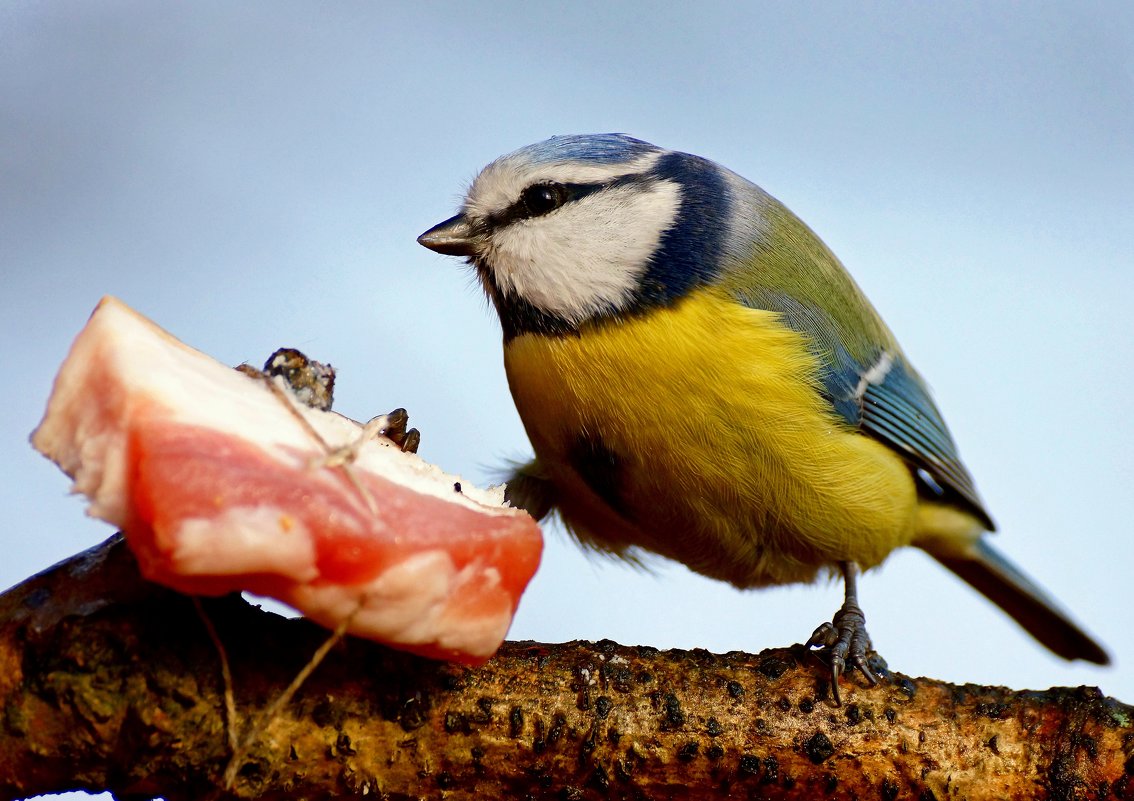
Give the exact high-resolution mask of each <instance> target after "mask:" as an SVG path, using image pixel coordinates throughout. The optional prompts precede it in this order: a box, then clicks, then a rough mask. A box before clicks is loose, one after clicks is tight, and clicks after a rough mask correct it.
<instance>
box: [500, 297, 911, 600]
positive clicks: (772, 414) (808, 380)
mask: <svg viewBox="0 0 1134 801" xmlns="http://www.w3.org/2000/svg"><path fill="white" fill-rule="evenodd" d="M504 360H505V367H506V370H507V374H508V381H509V386H510V388H511V391H512V395H513V397H514V399H515V402H516V406H517V408H518V410H519V413H520V417H521V419H522V420H523V422H524V425H525V427H526V429H527V432H528V436H529V438H530V439H531V441H532V445H533V447H534V449H535V452H536V457H537V459H538V460H539V461H540V463H541V464H542V465H543V467H544V469H545V470H547V472H548V475H549V476H550V477H551V480H552V481H553V483H554V484H555V487H556V494H557V498H558V505H559V511H560V514H561V516H562V517H563V519H564V521H565V522H566V524H567V526H568V528H569V529H570V530H571V531H572V532H573V533H574V534H575V535H576V536H577V537H579V539H580V540H581V541H583V542H584V543H585V544H589V545H592V546H594V547H597V548H599V549H601V550H606V551H611V552H614V553H627V552H628V549H631V548H633V547H635V546H636V547H638V548H642V549H645V550H647V551H652V552H655V553H658V554H661V555H663V556H666V557H669V558H672V559H675V560H677V561H679V562H682V563H684V564H686V565H687V566H689V567H690V568H691V569H693V570H695V571H697V572H699V573H702V574H704V575H707V576H710V577H713V578H717V579H721V580H724V581H729V582H731V583H733V584H735V585H737V586H740V587H752V586H761V585H767V584H780V583H788V582H797V581H809V580H812V579H814V578H815V577H816V574H817V573H818V572H820V571H823V570H825V569H829V568H832V567H834V565H835V564H836V563H837V562H839V561H845V560H850V561H855V562H857V563H859V564H860V565H861V566H863V567H872V566H874V565H877V564H879V563H880V562H881V561H882V560H883V559H884V558H885V557H886V555H887V554H888V553H889V552H890V551H891V550H893V549H894V548H895V547H898V546H900V545H907V544H909V543H910V541H911V539H912V538H913V536H914V529H915V524H916V519H917V505H918V501H917V494H916V491H915V487H914V482H913V479H912V476H911V473H910V469H909V467H908V466H907V465H906V464H905V463H904V462H903V460H902V459H901V458H900V457H899V456H898V455H897V454H896V453H894V452H893V451H892V450H890V449H889V448H887V447H886V446H884V445H882V444H881V443H879V442H876V441H875V440H873V439H871V438H869V437H866V436H863V435H862V434H859V433H857V432H856V431H855V430H854V429H853V428H852V427H850V426H849V425H848V424H847V423H846V422H845V421H844V420H842V419H841V418H839V417H838V416H837V415H836V414H835V413H834V411H833V410H832V408H831V407H830V404H829V403H828V402H827V401H826V400H825V399H824V398H823V396H822V394H821V393H822V384H821V382H820V380H819V367H818V360H817V358H816V356H815V355H814V354H813V352H812V351H811V350H810V349H809V347H808V341H807V339H806V337H805V336H804V335H803V334H800V333H799V332H796V331H793V330H790V329H788V328H787V327H785V326H784V325H783V324H782V323H781V322H780V321H779V318H778V315H777V314H776V313H774V312H769V311H764V310H760V309H751V308H747V307H744V306H742V305H740V304H737V303H735V302H734V301H733V300H732V299H731V298H729V297H728V296H727V295H726V294H725V293H724V292H722V291H720V290H717V289H704V290H699V291H696V292H693V293H691V294H690V295H688V296H686V297H685V298H683V299H682V300H680V301H678V302H677V303H675V304H673V305H671V306H668V307H665V308H661V309H656V310H653V311H650V312H648V313H645V314H642V315H637V316H626V317H623V318H621V319H618V320H616V321H608V322H605V323H603V322H598V323H587V324H584V325H583V326H582V327H581V328H580V330H579V332H578V334H577V335H560V336H545V335H538V334H522V335H520V336H517V337H515V338H513V339H511V340H510V341H509V342H508V343H507V344H506V347H505V359H504Z"/></svg>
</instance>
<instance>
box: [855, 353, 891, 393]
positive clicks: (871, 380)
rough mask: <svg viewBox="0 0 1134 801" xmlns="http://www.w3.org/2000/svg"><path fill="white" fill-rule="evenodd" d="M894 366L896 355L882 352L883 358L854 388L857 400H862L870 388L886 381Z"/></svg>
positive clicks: (864, 374) (880, 358) (863, 375)
mask: <svg viewBox="0 0 1134 801" xmlns="http://www.w3.org/2000/svg"><path fill="white" fill-rule="evenodd" d="M893 366H894V354H892V353H890V352H889V351H882V356H881V357H879V359H878V361H876V362H875V363H874V365H873V366H872V367H871V368H870V369H869V370H867V371H866V372H865V373H863V374H862V377H861V378H859V379H858V384H857V385H856V386H855V388H854V397H855V399H856V400H858V399H861V398H862V396H863V395H865V394H866V390H867V388H868V387H872V386H878V385H879V384H881V383H882V382H883V381H885V380H886V376H888V375H889V374H890V370H891V368H893Z"/></svg>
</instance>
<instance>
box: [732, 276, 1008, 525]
mask: <svg viewBox="0 0 1134 801" xmlns="http://www.w3.org/2000/svg"><path fill="white" fill-rule="evenodd" d="M739 299H740V300H741V302H743V303H745V304H746V305H748V306H751V307H752V308H761V309H767V310H769V311H774V312H778V313H779V314H780V315H782V318H783V320H784V322H785V323H786V324H787V325H788V326H789V327H790V328H792V329H793V330H796V331H799V332H800V333H802V334H805V335H806V336H807V337H808V338H809V339H810V341H811V343H812V347H813V349H814V351H815V354H816V356H817V357H818V358H819V361H820V366H821V371H822V372H821V376H820V378H821V380H822V383H823V390H824V396H825V398H826V399H827V401H828V402H829V403H830V404H831V407H832V409H833V410H834V411H835V412H836V413H837V414H838V415H839V416H840V417H842V418H843V419H844V420H846V421H847V423H849V424H850V425H852V426H854V427H856V428H857V429H858V430H859V431H861V432H862V433H863V434H866V435H867V436H871V437H874V438H875V439H877V440H878V441H879V442H882V443H883V444H885V445H887V446H888V447H890V448H892V449H894V450H895V451H897V452H898V453H899V454H900V455H901V456H902V457H903V458H904V459H905V460H906V461H907V462H908V463H909V464H910V466H911V468H912V469H913V471H914V476H915V478H916V481H917V483H918V488H919V491H921V492H923V493H924V494H927V495H929V496H931V497H937V498H941V499H942V500H944V501H947V502H952V503H955V504H957V505H958V506H961V507H962V508H964V509H966V510H967V511H969V512H971V513H972V514H974V515H975V516H976V517H977V518H978V519H979V520H980V521H981V523H982V524H984V525H985V526H986V527H987V528H988V530H989V531H992V530H994V529H995V524H994V523H993V521H992V518H991V517H990V516H989V514H988V512H987V511H986V510H985V508H984V503H983V502H982V501H981V499H980V495H979V494H978V493H977V490H976V485H975V484H974V482H973V478H972V476H971V475H970V474H969V471H968V470H967V469H966V468H965V466H964V464H963V463H962V462H961V457H960V455H959V454H958V453H957V446H956V443H954V442H953V438H952V436H950V434H949V429H948V428H947V427H946V426H945V421H944V419H943V418H942V416H941V412H940V411H939V410H938V409H937V405H936V404H935V403H934V402H933V399H932V398H931V397H930V395H929V390H928V389H927V388H926V386H925V383H924V382H923V381H922V379H921V377H920V376H918V374H917V373H916V372H914V370H913V368H912V367H911V366H910V365H909V364H908V363H907V362H906V360H905V357H904V356H902V354H901V353H900V352H893V353H891V352H889V351H887V350H886V349H885V348H884V347H882V346H881V345H877V346H867V347H865V348H863V349H862V350H863V351H864V353H863V354H862V355H852V354H851V353H850V351H849V350H848V349H847V347H846V346H845V344H844V343H845V342H846V341H847V340H846V339H845V333H844V332H839V331H838V330H836V328H835V326H834V323H833V322H832V321H831V319H830V318H829V317H828V316H827V315H826V314H824V313H823V312H822V311H821V310H820V309H818V308H816V307H815V306H812V305H809V304H806V303H804V302H802V301H799V300H797V299H795V298H791V297H789V296H787V295H784V294H782V293H772V292H769V293H758V294H755V295H748V294H746V295H744V296H741V297H740V298H739Z"/></svg>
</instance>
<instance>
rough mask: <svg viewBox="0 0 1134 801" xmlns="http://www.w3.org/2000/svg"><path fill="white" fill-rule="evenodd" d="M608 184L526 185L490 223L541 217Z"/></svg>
mask: <svg viewBox="0 0 1134 801" xmlns="http://www.w3.org/2000/svg"><path fill="white" fill-rule="evenodd" d="M607 186H610V184H608V183H601V184H561V183H554V182H550V181H541V182H540V183H537V184H532V185H531V186H528V187H526V188H525V189H524V191H523V192H521V193H520V197H519V199H518V200H517V201H516V202H515V203H513V204H512V205H511V206H509V207H508V208H506V209H504V211H502V212H499V213H498V214H494V215H492V217H491V218H489V225H490V226H491V227H493V228H498V227H501V226H505V225H508V224H510V223H514V222H516V221H518V220H530V219H532V218H533V217H541V216H543V215H544V214H550V213H551V212H553V211H555V210H556V209H560V208H562V207H563V206H566V205H567V204H569V203H574V202H575V201H576V200H579V199H581V198H584V197H586V196H587V195H591V194H594V193H595V192H598V191H599V190H601V189H605V188H606V187H607Z"/></svg>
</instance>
